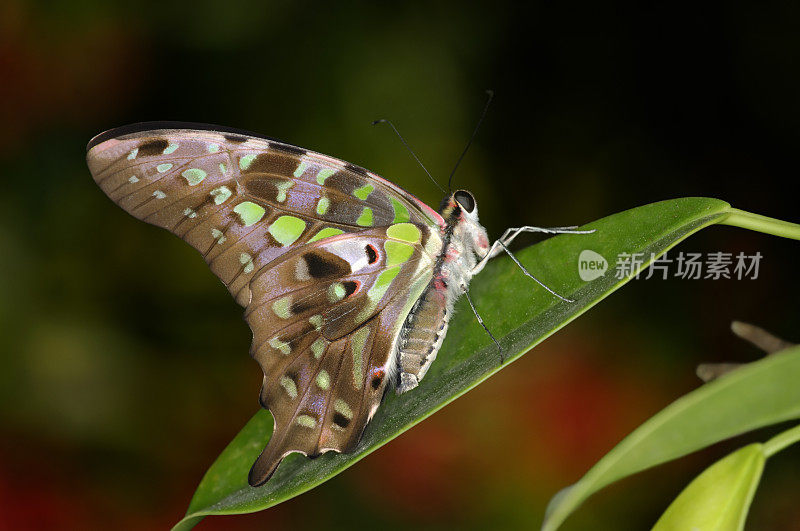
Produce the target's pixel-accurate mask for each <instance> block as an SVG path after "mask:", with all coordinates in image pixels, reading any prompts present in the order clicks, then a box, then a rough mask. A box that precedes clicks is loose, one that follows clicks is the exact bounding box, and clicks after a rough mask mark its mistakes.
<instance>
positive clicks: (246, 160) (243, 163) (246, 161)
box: [239, 153, 256, 170]
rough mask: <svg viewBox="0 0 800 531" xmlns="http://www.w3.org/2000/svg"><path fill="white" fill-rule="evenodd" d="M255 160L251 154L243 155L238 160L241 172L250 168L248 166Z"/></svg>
mask: <svg viewBox="0 0 800 531" xmlns="http://www.w3.org/2000/svg"><path fill="white" fill-rule="evenodd" d="M255 158H256V156H255V154H253V153H251V154H249V155H245V156H244V157H242V158H240V159H239V168H241V169H243V170H246V169H247V168H249V167H250V165H251V164H252V163H253V160H255Z"/></svg>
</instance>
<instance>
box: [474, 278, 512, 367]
mask: <svg viewBox="0 0 800 531" xmlns="http://www.w3.org/2000/svg"><path fill="white" fill-rule="evenodd" d="M464 296H465V297H466V298H467V302H469V306H470V308H472V313H474V314H475V318H476V319H478V323H480V325H481V326H482V327H483V329H484V330H486V333H487V334H489V337H490V338H492V341H494V344H495V345H497V350H499V351H500V365H502V364H503V363H504V362H505V361H506V357H505V353H504V352H503V347H501V346H500V342H499V341H497V338H495V337H494V334H492V332H491V330H489V328H488V327H487V326H486V324H485V323H484V322H483V318H482V317H481V314H479V313H478V310H477V309H476V308H475V304H474V303H473V302H472V298H470V296H469V291H468V290H464Z"/></svg>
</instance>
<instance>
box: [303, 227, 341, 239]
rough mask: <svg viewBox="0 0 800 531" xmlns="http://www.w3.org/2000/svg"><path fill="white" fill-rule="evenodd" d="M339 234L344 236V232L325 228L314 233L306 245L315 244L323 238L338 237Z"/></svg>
mask: <svg viewBox="0 0 800 531" xmlns="http://www.w3.org/2000/svg"><path fill="white" fill-rule="evenodd" d="M339 234H344V231H343V230H341V229H334V228H333V227H325V228H324V229H322V230H321V231H319V232H318V233H316V234H315V235H314V237H313V238H311V239H310V240H308V243H311V242H315V241H317V240H321V239H323V238H330V237H331V236H338V235H339Z"/></svg>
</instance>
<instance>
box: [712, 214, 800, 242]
mask: <svg viewBox="0 0 800 531" xmlns="http://www.w3.org/2000/svg"><path fill="white" fill-rule="evenodd" d="M728 212H729V213H728V215H727V216H725V217H724V218H722V220H721V221H719V223H720V224H722V225H732V226H734V227H741V228H743V229H750V230H755V231H758V232H763V233H765V234H772V235H773V236H781V237H783V238H791V239H793V240H800V225H797V224H796V223H789V222H788V221H781V220H779V219H774V218H768V217H767V216H761V215H759V214H752V213H750V212H745V211H744V210H739V209H738V208H731V209H730V210H729V211H728Z"/></svg>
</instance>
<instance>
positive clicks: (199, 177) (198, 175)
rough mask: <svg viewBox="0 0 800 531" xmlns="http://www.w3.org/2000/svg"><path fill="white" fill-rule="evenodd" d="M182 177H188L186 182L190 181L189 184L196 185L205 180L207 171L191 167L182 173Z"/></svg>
mask: <svg viewBox="0 0 800 531" xmlns="http://www.w3.org/2000/svg"><path fill="white" fill-rule="evenodd" d="M181 177H183V178H184V179H186V182H187V183H189V186H196V185H198V184H200V183H201V182H203V179H205V178H206V172H204V171H203V170H201V169H200V168H189V169H188V170H185V171H184V172H183V173H181Z"/></svg>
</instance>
